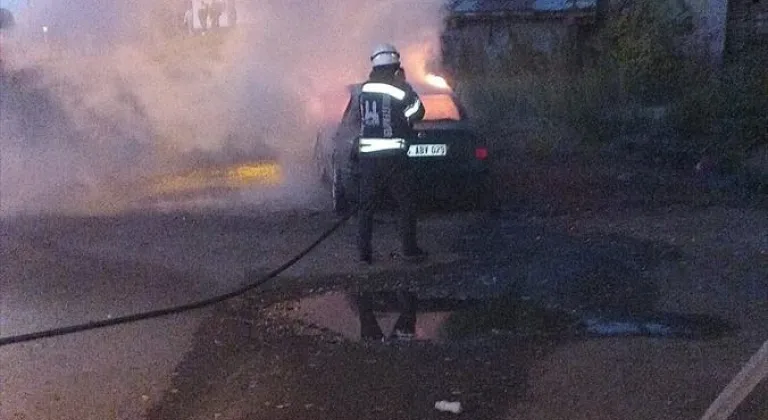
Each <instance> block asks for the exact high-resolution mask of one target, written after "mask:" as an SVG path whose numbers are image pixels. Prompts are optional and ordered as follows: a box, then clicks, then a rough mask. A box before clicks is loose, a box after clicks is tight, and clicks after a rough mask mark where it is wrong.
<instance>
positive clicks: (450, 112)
mask: <svg viewBox="0 0 768 420" xmlns="http://www.w3.org/2000/svg"><path fill="white" fill-rule="evenodd" d="M421 102H422V103H423V104H424V110H425V113H424V120H425V121H435V120H455V121H459V120H460V119H461V116H460V115H459V109H458V108H457V107H456V103H455V102H454V101H453V98H452V97H451V96H450V95H447V94H444V93H435V94H427V95H421Z"/></svg>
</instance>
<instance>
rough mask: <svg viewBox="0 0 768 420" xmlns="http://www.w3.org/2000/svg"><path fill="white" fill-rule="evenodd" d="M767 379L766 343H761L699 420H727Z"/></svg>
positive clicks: (767, 345)
mask: <svg viewBox="0 0 768 420" xmlns="http://www.w3.org/2000/svg"><path fill="white" fill-rule="evenodd" d="M766 377H768V341H766V342H765V343H763V346H762V347H761V348H760V350H758V351H757V353H755V354H754V355H753V356H752V358H751V359H749V361H748V362H747V364H746V365H744V367H743V368H742V369H741V371H740V372H739V373H738V374H737V375H736V376H735V377H734V378H733V379H732V380H731V383H729V384H728V386H726V387H725V389H723V392H721V393H720V395H718V396H717V399H716V400H715V402H713V403H712V405H710V406H709V409H707V412H706V413H705V414H704V417H702V418H701V420H727V419H728V418H729V417H731V415H732V414H733V412H734V411H736V408H737V407H738V406H739V404H741V402H742V401H744V400H745V399H746V398H747V396H749V394H750V393H751V392H752V390H754V389H755V387H756V386H757V385H758V384H759V383H760V382H761V381H762V380H763V379H765V378H766Z"/></svg>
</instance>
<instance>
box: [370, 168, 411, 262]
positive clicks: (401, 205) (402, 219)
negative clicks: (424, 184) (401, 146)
mask: <svg viewBox="0 0 768 420" xmlns="http://www.w3.org/2000/svg"><path fill="white" fill-rule="evenodd" d="M359 168H360V183H359V188H360V191H359V197H360V203H359V204H360V207H359V210H358V235H357V249H358V251H359V252H360V254H361V255H370V254H371V252H372V246H371V240H372V237H373V215H374V214H375V213H376V211H377V210H379V208H380V207H381V204H382V198H384V197H385V196H386V194H387V193H389V195H390V196H391V197H392V198H393V199H394V200H395V201H396V202H397V207H398V222H399V225H400V243H401V251H402V252H403V254H405V255H412V254H415V253H416V252H417V251H418V245H417V243H416V211H417V209H416V205H417V204H416V201H415V197H414V177H413V170H412V169H411V166H410V162H409V161H408V157H407V156H391V157H361V158H360V162H359Z"/></svg>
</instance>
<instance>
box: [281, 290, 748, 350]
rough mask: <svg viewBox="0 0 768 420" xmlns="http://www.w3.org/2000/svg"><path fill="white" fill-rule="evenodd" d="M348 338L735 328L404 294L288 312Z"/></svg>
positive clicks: (686, 334)
mask: <svg viewBox="0 0 768 420" xmlns="http://www.w3.org/2000/svg"><path fill="white" fill-rule="evenodd" d="M287 314H288V316H290V317H291V318H294V319H297V320H300V321H302V322H303V323H306V324H309V325H312V326H317V327H320V328H323V329H328V330H331V331H334V332H336V333H338V334H341V335H342V336H344V337H347V338H348V339H350V340H430V341H438V342H439V341H446V340H460V339H467V338H478V337H484V336H499V335H513V336H525V337H556V336H567V335H570V336H597V337H608V336H653V337H670V338H689V339H707V338H717V337H720V336H723V335H725V334H728V333H730V332H732V331H733V330H734V327H733V326H732V325H731V324H729V323H727V322H726V321H723V320H720V319H718V318H715V317H711V316H706V315H686V314H674V313H654V314H647V315H642V316H628V315H625V316H620V315H615V316H609V315H599V316H598V315H576V314H572V313H565V312H562V311H554V310H547V309H544V308H541V307H537V306H535V305H534V304H533V303H532V302H531V301H526V300H522V299H519V298H517V297H516V296H501V297H498V298H494V299H486V300H475V299H450V298H448V299H446V298H423V297H419V296H418V295H416V294H414V293H410V292H406V291H394V292H375V293H362V294H352V293H341V292H334V293H328V294H324V295H317V296H311V297H307V298H304V299H301V300H300V301H298V302H296V303H295V304H294V305H292V306H291V310H290V311H288V312H287Z"/></svg>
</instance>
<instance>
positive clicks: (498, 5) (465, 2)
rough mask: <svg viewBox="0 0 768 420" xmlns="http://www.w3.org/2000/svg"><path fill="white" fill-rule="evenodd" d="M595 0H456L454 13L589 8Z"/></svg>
mask: <svg viewBox="0 0 768 420" xmlns="http://www.w3.org/2000/svg"><path fill="white" fill-rule="evenodd" d="M596 5H597V0H457V1H455V2H454V3H453V6H452V8H451V9H452V10H453V12H454V13H495V12H535V11H546V12H552V11H566V10H579V9H590V8H594V7H596Z"/></svg>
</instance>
